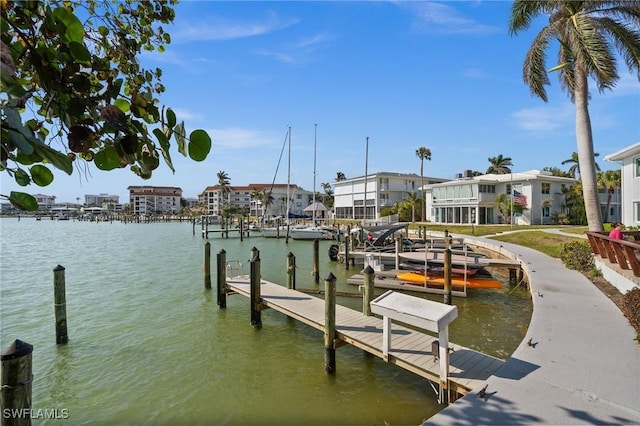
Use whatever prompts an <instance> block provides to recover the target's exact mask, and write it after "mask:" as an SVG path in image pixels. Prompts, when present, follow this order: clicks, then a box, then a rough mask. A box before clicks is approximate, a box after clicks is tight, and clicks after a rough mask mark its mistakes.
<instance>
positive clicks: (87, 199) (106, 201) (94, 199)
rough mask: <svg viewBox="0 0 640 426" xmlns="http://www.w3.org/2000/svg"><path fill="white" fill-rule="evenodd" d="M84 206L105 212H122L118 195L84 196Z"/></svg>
mask: <svg viewBox="0 0 640 426" xmlns="http://www.w3.org/2000/svg"><path fill="white" fill-rule="evenodd" d="M84 205H85V207H101V208H102V210H103V211H106V212H115V213H120V212H122V211H123V207H122V204H120V196H119V195H109V194H100V195H85V196H84Z"/></svg>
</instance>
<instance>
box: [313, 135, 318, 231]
mask: <svg viewBox="0 0 640 426" xmlns="http://www.w3.org/2000/svg"><path fill="white" fill-rule="evenodd" d="M313 126H314V130H313V202H312V205H313V225H315V224H316V142H317V140H318V123H315V124H314V125H313Z"/></svg>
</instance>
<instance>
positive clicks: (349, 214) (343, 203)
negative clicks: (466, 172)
mask: <svg viewBox="0 0 640 426" xmlns="http://www.w3.org/2000/svg"><path fill="white" fill-rule="evenodd" d="M444 181H446V179H439V178H433V177H427V176H425V177H424V183H425V186H426V185H427V184H429V183H437V182H444ZM420 183H421V179H420V176H418V175H416V174H403V173H390V172H380V173H373V174H369V175H366V176H359V177H355V178H351V179H345V180H341V181H337V182H334V183H333V195H334V201H333V210H334V217H335V218H336V219H353V220H362V219H368V220H377V219H380V211H381V210H382V208H384V207H390V206H393V205H395V204H396V203H398V202H400V201H403V200H405V199H406V198H407V196H408V195H409V194H410V193H414V194H417V195H418V197H419V198H422V195H421V194H420ZM365 198H366V211H365V201H364V200H365Z"/></svg>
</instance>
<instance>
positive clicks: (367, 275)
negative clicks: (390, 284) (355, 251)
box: [362, 265, 375, 317]
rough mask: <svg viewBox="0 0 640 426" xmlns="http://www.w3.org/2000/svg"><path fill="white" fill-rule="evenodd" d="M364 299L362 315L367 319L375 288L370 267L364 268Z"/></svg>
mask: <svg viewBox="0 0 640 426" xmlns="http://www.w3.org/2000/svg"><path fill="white" fill-rule="evenodd" d="M363 272H364V297H363V298H362V313H363V314H364V315H366V316H368V317H370V316H371V315H372V313H371V301H372V300H373V296H374V293H375V291H374V287H375V281H374V280H375V271H374V270H373V268H372V267H371V266H370V265H367V267H366V268H364V271H363Z"/></svg>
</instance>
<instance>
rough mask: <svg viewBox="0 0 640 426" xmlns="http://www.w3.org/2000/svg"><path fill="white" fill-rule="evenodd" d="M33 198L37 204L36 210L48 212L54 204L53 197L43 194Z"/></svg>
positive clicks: (54, 199)
mask: <svg viewBox="0 0 640 426" xmlns="http://www.w3.org/2000/svg"><path fill="white" fill-rule="evenodd" d="M33 197H34V198H35V199H36V202H37V203H38V210H39V211H45V212H48V211H49V210H51V207H53V205H54V204H55V202H56V196H55V195H43V194H33Z"/></svg>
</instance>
